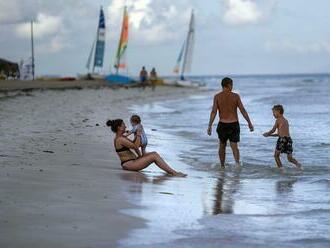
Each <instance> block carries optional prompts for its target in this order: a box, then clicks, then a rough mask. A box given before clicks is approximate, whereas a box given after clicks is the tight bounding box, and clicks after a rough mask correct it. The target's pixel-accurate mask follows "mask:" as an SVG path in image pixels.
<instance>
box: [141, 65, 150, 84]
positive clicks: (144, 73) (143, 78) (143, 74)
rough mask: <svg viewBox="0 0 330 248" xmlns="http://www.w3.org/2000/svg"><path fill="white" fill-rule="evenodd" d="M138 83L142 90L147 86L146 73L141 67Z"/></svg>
mask: <svg viewBox="0 0 330 248" xmlns="http://www.w3.org/2000/svg"><path fill="white" fill-rule="evenodd" d="M140 81H141V85H142V88H143V89H145V87H146V86H147V81H148V72H147V71H146V68H145V67H144V66H143V67H142V69H141V71H140Z"/></svg>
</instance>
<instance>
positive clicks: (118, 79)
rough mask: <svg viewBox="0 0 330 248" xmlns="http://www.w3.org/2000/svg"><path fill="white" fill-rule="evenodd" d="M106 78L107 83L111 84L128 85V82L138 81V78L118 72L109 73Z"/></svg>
mask: <svg viewBox="0 0 330 248" xmlns="http://www.w3.org/2000/svg"><path fill="white" fill-rule="evenodd" d="M104 79H105V81H106V82H107V84H110V85H113V84H119V85H128V84H133V83H136V80H134V79H133V78H131V77H127V76H124V75H118V74H110V75H107V76H106V77H105V78H104Z"/></svg>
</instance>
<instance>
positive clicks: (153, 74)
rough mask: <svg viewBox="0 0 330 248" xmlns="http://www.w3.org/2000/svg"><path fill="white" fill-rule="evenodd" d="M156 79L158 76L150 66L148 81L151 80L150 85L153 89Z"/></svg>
mask: <svg viewBox="0 0 330 248" xmlns="http://www.w3.org/2000/svg"><path fill="white" fill-rule="evenodd" d="M157 80H158V76H157V72H156V69H155V67H154V68H152V70H151V72H150V82H151V87H152V90H153V91H154V90H155V88H156V84H157Z"/></svg>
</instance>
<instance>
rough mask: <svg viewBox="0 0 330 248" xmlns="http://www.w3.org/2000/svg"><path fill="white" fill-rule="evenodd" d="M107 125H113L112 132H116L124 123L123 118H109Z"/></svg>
mask: <svg viewBox="0 0 330 248" xmlns="http://www.w3.org/2000/svg"><path fill="white" fill-rule="evenodd" d="M106 124H107V126H108V127H111V130H112V132H114V133H116V132H117V130H118V128H119V127H120V126H121V124H123V120H122V119H116V120H108V121H107V123H106Z"/></svg>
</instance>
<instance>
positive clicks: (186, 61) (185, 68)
mask: <svg viewBox="0 0 330 248" xmlns="http://www.w3.org/2000/svg"><path fill="white" fill-rule="evenodd" d="M194 39H195V16H194V10H192V11H191V17H190V22H189V30H188V34H187V39H186V49H185V53H184V58H183V63H182V71H181V78H184V73H185V72H190V69H191V63H192V56H193V48H194Z"/></svg>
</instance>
